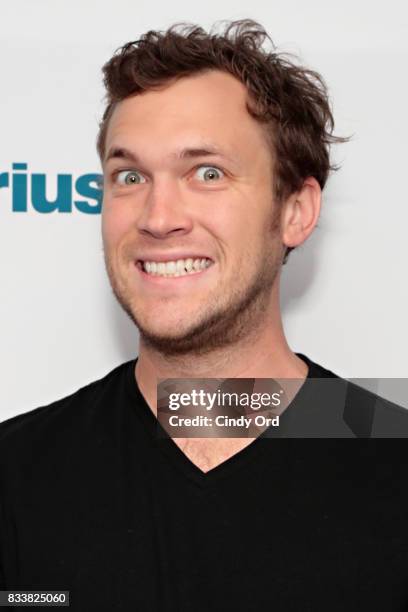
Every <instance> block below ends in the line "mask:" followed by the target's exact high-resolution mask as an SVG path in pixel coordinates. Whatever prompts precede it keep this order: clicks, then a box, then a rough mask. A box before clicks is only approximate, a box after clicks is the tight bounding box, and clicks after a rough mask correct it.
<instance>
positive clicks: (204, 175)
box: [196, 166, 224, 183]
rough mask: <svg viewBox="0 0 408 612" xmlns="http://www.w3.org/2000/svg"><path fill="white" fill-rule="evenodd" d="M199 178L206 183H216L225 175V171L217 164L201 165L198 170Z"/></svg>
mask: <svg viewBox="0 0 408 612" xmlns="http://www.w3.org/2000/svg"><path fill="white" fill-rule="evenodd" d="M196 174H197V176H198V178H199V179H200V180H202V181H205V182H206V183H215V182H216V181H218V180H219V179H221V178H222V177H223V176H224V173H223V172H222V170H220V169H219V168H216V167H215V166H200V167H199V168H197V172H196Z"/></svg>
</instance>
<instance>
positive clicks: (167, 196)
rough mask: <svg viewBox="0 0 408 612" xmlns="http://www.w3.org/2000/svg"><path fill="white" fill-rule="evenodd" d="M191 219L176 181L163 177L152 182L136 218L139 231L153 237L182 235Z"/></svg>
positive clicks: (191, 221)
mask: <svg viewBox="0 0 408 612" xmlns="http://www.w3.org/2000/svg"><path fill="white" fill-rule="evenodd" d="M192 226H193V220H192V216H191V214H189V211H188V207H187V206H186V202H185V201H184V199H183V195H182V193H181V189H180V188H179V187H178V186H177V183H176V181H174V180H171V179H163V180H161V181H156V182H155V183H152V185H151V188H150V190H149V193H148V195H147V197H146V200H145V202H144V205H143V207H142V212H141V214H140V217H139V219H138V228H139V231H140V232H141V233H143V234H148V235H150V236H153V237H155V238H166V237H167V236H169V235H173V234H180V235H184V234H187V233H189V232H190V231H191V229H192Z"/></svg>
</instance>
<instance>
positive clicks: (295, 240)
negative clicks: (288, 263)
mask: <svg viewBox="0 0 408 612" xmlns="http://www.w3.org/2000/svg"><path fill="white" fill-rule="evenodd" d="M321 201H322V190H321V188H320V185H319V183H318V182H317V180H316V179H315V178H314V177H312V176H310V177H308V178H307V179H305V181H304V182H303V186H302V188H301V189H300V191H296V192H295V193H292V195H290V196H289V198H288V199H287V200H286V202H285V204H284V206H283V211H282V216H281V223H282V225H281V228H282V242H283V244H284V245H285V246H287V247H296V246H299V244H302V243H303V242H304V241H305V240H307V238H308V237H309V236H310V234H311V233H312V232H313V230H314V228H315V226H316V223H317V221H318V219H319V214H320V207H321Z"/></svg>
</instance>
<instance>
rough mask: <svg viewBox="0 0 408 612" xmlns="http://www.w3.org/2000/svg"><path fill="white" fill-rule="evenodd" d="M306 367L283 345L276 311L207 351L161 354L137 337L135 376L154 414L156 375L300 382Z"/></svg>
mask: <svg viewBox="0 0 408 612" xmlns="http://www.w3.org/2000/svg"><path fill="white" fill-rule="evenodd" d="M274 315H275V316H274ZM277 315H278V316H277ZM307 369H308V368H307V365H306V364H305V363H304V362H303V361H302V360H301V359H300V358H299V357H297V355H295V353H293V352H292V351H291V349H290V348H289V346H288V344H287V341H286V338H285V335H284V331H283V326H282V320H281V317H280V313H279V311H275V313H274V312H273V311H272V312H271V314H270V316H269V318H268V320H266V321H263V325H262V326H258V329H257V330H252V331H251V332H250V333H248V334H247V335H246V336H245V337H242V338H241V339H240V340H239V341H238V342H236V343H234V345H233V346H227V347H224V348H222V349H217V350H215V351H213V352H212V353H210V354H205V355H187V356H184V355H183V356H178V355H177V356H174V357H167V356H166V357H164V356H163V355H162V354H160V353H158V352H157V351H155V350H154V349H152V348H151V347H147V346H146V345H145V344H144V343H143V339H142V338H141V340H140V347H139V358H138V360H137V363H136V370H135V376H136V380H137V382H138V386H139V388H140V391H141V392H142V394H143V396H144V398H145V400H146V402H147V403H148V405H149V406H150V408H151V409H152V410H153V412H154V413H155V414H156V401H157V397H156V393H157V379H158V378H279V379H284V378H296V379H301V381H303V380H304V379H305V378H306V376H307Z"/></svg>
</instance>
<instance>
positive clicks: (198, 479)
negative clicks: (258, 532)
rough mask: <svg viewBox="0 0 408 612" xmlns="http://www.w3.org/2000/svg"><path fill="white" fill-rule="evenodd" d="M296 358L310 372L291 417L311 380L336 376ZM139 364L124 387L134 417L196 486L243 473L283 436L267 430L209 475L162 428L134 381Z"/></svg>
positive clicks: (130, 364)
mask: <svg viewBox="0 0 408 612" xmlns="http://www.w3.org/2000/svg"><path fill="white" fill-rule="evenodd" d="M296 355H297V356H298V357H299V358H300V359H302V360H303V361H304V362H305V363H306V365H307V366H308V373H307V377H306V379H305V381H304V383H303V384H302V386H301V388H300V389H299V391H298V392H297V394H296V396H295V397H294V398H293V400H292V401H291V402H290V404H289V406H288V407H287V408H286V409H285V411H284V413H283V415H286V414H289V413H290V414H292V413H293V412H294V411H295V410H296V408H297V407H298V406H299V405H301V404H302V403H303V401H304V400H305V398H306V397H307V394H308V391H309V388H310V380H311V379H313V378H321V377H325V376H327V375H329V376H330V375H332V376H335V375H334V374H333V373H332V372H329V371H326V370H323V369H322V368H320V367H319V366H317V364H315V363H314V362H313V361H311V360H310V359H309V358H308V357H306V356H305V355H303V354H302V353H296ZM136 362H137V358H136V359H133V360H132V361H129V362H128V364H127V369H126V370H125V377H126V380H125V385H126V390H127V392H128V395H129V396H130V398H131V400H132V410H134V412H135V414H136V415H137V416H138V417H139V419H140V420H141V421H142V423H143V426H144V428H145V429H146V430H147V432H148V434H149V436H150V437H151V438H152V439H153V441H154V443H155V445H156V447H157V449H158V450H159V451H160V452H163V453H164V454H165V455H166V457H167V458H168V459H169V460H170V461H171V462H172V463H173V465H174V467H175V468H176V469H178V470H179V471H181V472H182V473H183V474H184V476H186V477H187V478H188V479H189V480H192V481H194V482H195V483H196V484H198V485H201V486H206V485H208V484H210V483H214V482H217V481H218V480H219V479H221V478H224V477H227V476H230V475H232V473H233V472H235V471H237V470H238V471H240V470H241V469H242V468H244V466H246V465H247V463H251V462H252V461H253V460H254V458H255V457H256V456H257V455H258V454H263V453H264V452H265V451H266V450H268V449H269V448H270V447H269V444H270V441H269V442H268V440H269V438H276V437H280V436H279V435H276V434H275V432H274V431H273V429H274V428H273V427H268V428H267V429H265V431H264V432H263V433H262V434H260V435H259V436H258V437H257V438H255V440H253V441H252V442H251V443H250V444H248V446H246V447H244V448H243V449H241V450H239V451H238V452H237V453H235V454H234V455H232V456H231V457H229V458H228V459H226V460H225V461H223V462H222V463H220V464H218V465H216V466H215V467H214V468H212V469H211V470H209V471H208V472H203V471H202V470H201V469H200V468H199V467H198V466H196V465H195V464H194V463H193V462H192V461H191V460H190V459H189V458H188V457H187V455H186V454H185V453H183V451H182V450H181V449H180V447H179V446H178V445H177V444H176V443H175V442H174V440H173V439H172V438H171V437H170V436H169V435H168V433H167V432H166V431H165V429H164V428H163V427H162V426H161V425H160V423H159V422H158V420H157V418H156V416H155V415H154V413H153V412H152V410H151V409H150V407H149V405H148V404H147V402H146V400H145V399H144V397H143V395H142V393H141V391H140V389H139V386H138V384H137V381H136V378H135V366H136ZM325 372H327V374H325Z"/></svg>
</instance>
